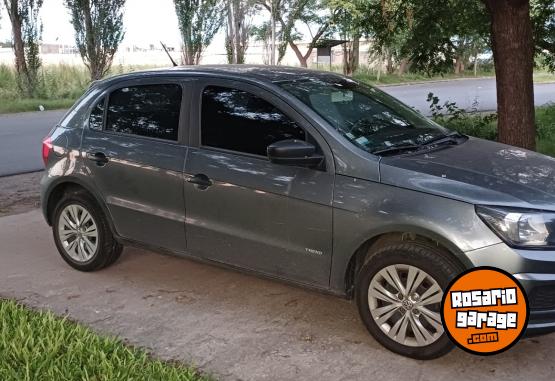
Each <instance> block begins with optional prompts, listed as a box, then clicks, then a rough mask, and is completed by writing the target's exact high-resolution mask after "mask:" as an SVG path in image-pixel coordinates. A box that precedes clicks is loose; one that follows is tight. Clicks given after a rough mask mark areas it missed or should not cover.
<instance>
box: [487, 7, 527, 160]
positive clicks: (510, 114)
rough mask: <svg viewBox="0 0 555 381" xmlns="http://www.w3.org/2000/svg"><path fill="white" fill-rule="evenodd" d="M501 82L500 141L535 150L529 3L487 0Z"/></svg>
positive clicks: (498, 103)
mask: <svg viewBox="0 0 555 381" xmlns="http://www.w3.org/2000/svg"><path fill="white" fill-rule="evenodd" d="M485 2H486V5H487V7H488V11H489V13H490V16H491V38H492V48H493V58H494V62H495V75H496V79H497V112H498V135H499V141H500V142H502V143H506V144H511V145H514V146H518V147H522V148H527V149H531V150H533V149H535V147H536V140H535V137H536V128H535V125H534V112H535V110H534V84H533V66H534V42H533V32H532V21H531V19H530V3H529V0H485Z"/></svg>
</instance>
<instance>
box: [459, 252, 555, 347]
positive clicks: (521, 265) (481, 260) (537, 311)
mask: <svg viewBox="0 0 555 381" xmlns="http://www.w3.org/2000/svg"><path fill="white" fill-rule="evenodd" d="M466 256H467V258H468V259H469V260H470V261H471V262H472V264H473V265H474V266H493V267H497V268H500V269H502V270H505V271H507V272H509V273H511V274H513V275H514V276H515V278H517V279H518V281H519V282H520V284H522V287H524V290H525V291H526V295H527V296H528V301H529V303H530V319H529V320H528V327H527V330H526V334H527V335H529V336H532V335H538V334H544V333H549V332H555V251H542V250H518V249H512V248H510V247H509V246H507V245H505V244H504V243H500V244H496V245H492V246H488V247H484V248H482V249H478V250H473V251H469V252H467V253H466Z"/></svg>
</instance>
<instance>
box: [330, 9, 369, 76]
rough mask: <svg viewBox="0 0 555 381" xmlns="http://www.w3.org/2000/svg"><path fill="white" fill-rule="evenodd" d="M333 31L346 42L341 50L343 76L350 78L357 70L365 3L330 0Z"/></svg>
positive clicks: (364, 17)
mask: <svg viewBox="0 0 555 381" xmlns="http://www.w3.org/2000/svg"><path fill="white" fill-rule="evenodd" d="M328 6H329V7H330V8H331V9H332V23H333V28H334V31H335V32H337V33H338V34H339V37H340V38H341V39H342V40H345V41H346V42H345V43H343V44H342V49H343V74H345V75H349V76H352V75H353V74H354V72H355V71H356V70H357V68H358V64H359V53H360V38H361V37H362V35H363V22H364V20H365V19H366V16H367V15H366V12H365V11H366V6H367V2H365V1H364V0H330V1H329V2H328Z"/></svg>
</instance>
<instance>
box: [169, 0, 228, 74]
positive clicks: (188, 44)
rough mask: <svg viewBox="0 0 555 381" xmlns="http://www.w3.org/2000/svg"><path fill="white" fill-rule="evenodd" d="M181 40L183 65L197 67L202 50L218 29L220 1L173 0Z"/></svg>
mask: <svg viewBox="0 0 555 381" xmlns="http://www.w3.org/2000/svg"><path fill="white" fill-rule="evenodd" d="M174 4H175V12H176V14H177V21H178V23H179V29H180V31H181V38H182V40H183V63H184V64H186V65H198V64H199V62H200V57H201V55H202V52H203V50H204V49H205V48H206V47H207V46H208V45H210V42H212V39H213V38H214V35H215V34H216V33H217V32H218V30H219V29H220V27H221V25H222V22H223V19H224V16H225V11H224V9H225V4H224V3H223V2H222V1H221V0H174Z"/></svg>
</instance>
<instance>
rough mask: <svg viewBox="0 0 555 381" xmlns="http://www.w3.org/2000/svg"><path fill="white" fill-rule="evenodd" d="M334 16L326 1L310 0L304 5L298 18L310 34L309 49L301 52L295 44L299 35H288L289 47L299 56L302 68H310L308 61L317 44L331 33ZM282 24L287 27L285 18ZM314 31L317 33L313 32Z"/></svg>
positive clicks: (281, 21) (281, 19) (281, 20)
mask: <svg viewBox="0 0 555 381" xmlns="http://www.w3.org/2000/svg"><path fill="white" fill-rule="evenodd" d="M333 15H334V10H331V9H330V8H328V7H326V6H325V4H324V1H322V0H310V1H308V2H307V3H306V4H304V5H303V9H302V12H301V13H300V15H299V16H298V17H299V21H300V22H302V23H303V24H304V25H305V26H306V29H307V30H308V31H309V33H310V42H309V43H308V46H307V49H306V51H305V52H304V53H302V52H301V50H300V49H299V46H298V45H297V43H296V42H295V40H296V38H294V37H297V36H298V35H299V34H298V33H289V34H288V36H289V41H288V43H289V46H290V47H291V49H292V50H293V52H294V53H295V55H296V56H297V59H298V60H299V63H300V64H301V66H302V67H308V59H309V58H310V56H311V55H312V51H313V50H314V47H315V46H316V44H317V42H318V41H319V40H320V39H321V38H322V37H323V36H325V34H326V33H327V32H328V31H329V29H330V25H331V22H332V19H333ZM280 23H281V25H282V26H285V25H287V23H285V21H284V20H283V18H280ZM294 28H295V26H294V23H293V29H294ZM314 28H316V29H314ZM313 30H315V31H314V32H313Z"/></svg>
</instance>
